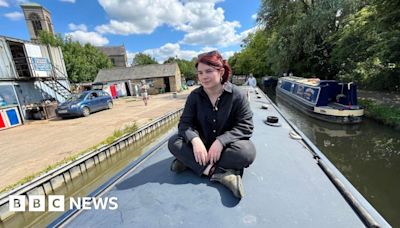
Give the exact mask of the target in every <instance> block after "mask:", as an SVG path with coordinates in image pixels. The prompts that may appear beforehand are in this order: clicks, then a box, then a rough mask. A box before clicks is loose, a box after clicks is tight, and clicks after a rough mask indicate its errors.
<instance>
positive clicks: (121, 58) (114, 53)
mask: <svg viewBox="0 0 400 228" xmlns="http://www.w3.org/2000/svg"><path fill="white" fill-rule="evenodd" d="M96 48H97V49H98V50H100V51H101V52H103V53H104V54H105V55H107V56H108V58H109V59H110V61H111V63H112V65H113V66H114V67H127V66H128V56H127V55H126V50H125V46H124V45H121V46H102V47H96Z"/></svg>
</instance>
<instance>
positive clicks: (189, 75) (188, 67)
mask: <svg viewBox="0 0 400 228" xmlns="http://www.w3.org/2000/svg"><path fill="white" fill-rule="evenodd" d="M174 62H176V63H177V64H178V66H179V69H180V70H181V74H182V75H183V76H184V77H185V78H186V80H196V68H195V63H196V59H194V60H192V61H188V60H184V59H178V58H176V57H169V58H168V59H167V60H165V61H164V64H166V63H174Z"/></svg>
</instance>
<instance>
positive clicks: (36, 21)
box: [29, 13, 43, 36]
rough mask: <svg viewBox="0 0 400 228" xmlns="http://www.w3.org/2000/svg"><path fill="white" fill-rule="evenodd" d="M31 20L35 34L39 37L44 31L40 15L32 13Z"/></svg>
mask: <svg viewBox="0 0 400 228" xmlns="http://www.w3.org/2000/svg"><path fill="white" fill-rule="evenodd" d="M29 19H30V20H31V21H32V27H33V31H34V32H35V35H36V36H39V33H40V31H42V30H43V28H42V22H41V21H40V17H39V15H37V14H36V13H31V15H30V16H29Z"/></svg>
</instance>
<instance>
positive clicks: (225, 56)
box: [221, 51, 235, 59]
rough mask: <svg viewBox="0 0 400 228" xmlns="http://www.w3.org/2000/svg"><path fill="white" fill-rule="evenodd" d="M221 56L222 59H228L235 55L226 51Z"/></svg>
mask: <svg viewBox="0 0 400 228" xmlns="http://www.w3.org/2000/svg"><path fill="white" fill-rule="evenodd" d="M221 54H222V57H224V59H229V57H231V56H233V54H235V52H234V51H226V52H223V53H221Z"/></svg>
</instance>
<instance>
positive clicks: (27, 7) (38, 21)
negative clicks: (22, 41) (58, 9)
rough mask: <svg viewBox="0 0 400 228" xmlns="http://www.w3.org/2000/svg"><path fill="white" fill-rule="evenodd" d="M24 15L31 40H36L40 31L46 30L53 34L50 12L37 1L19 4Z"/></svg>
mask: <svg viewBox="0 0 400 228" xmlns="http://www.w3.org/2000/svg"><path fill="white" fill-rule="evenodd" d="M21 8H22V11H23V12H24V15H25V20H26V25H27V26H28V31H29V35H30V36H31V40H32V42H38V39H39V33H40V31H42V30H43V31H47V32H49V33H51V34H53V35H54V29H53V23H52V22H51V14H50V12H49V11H48V10H47V9H46V8H44V7H42V6H41V5H39V4H37V3H23V4H21Z"/></svg>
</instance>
